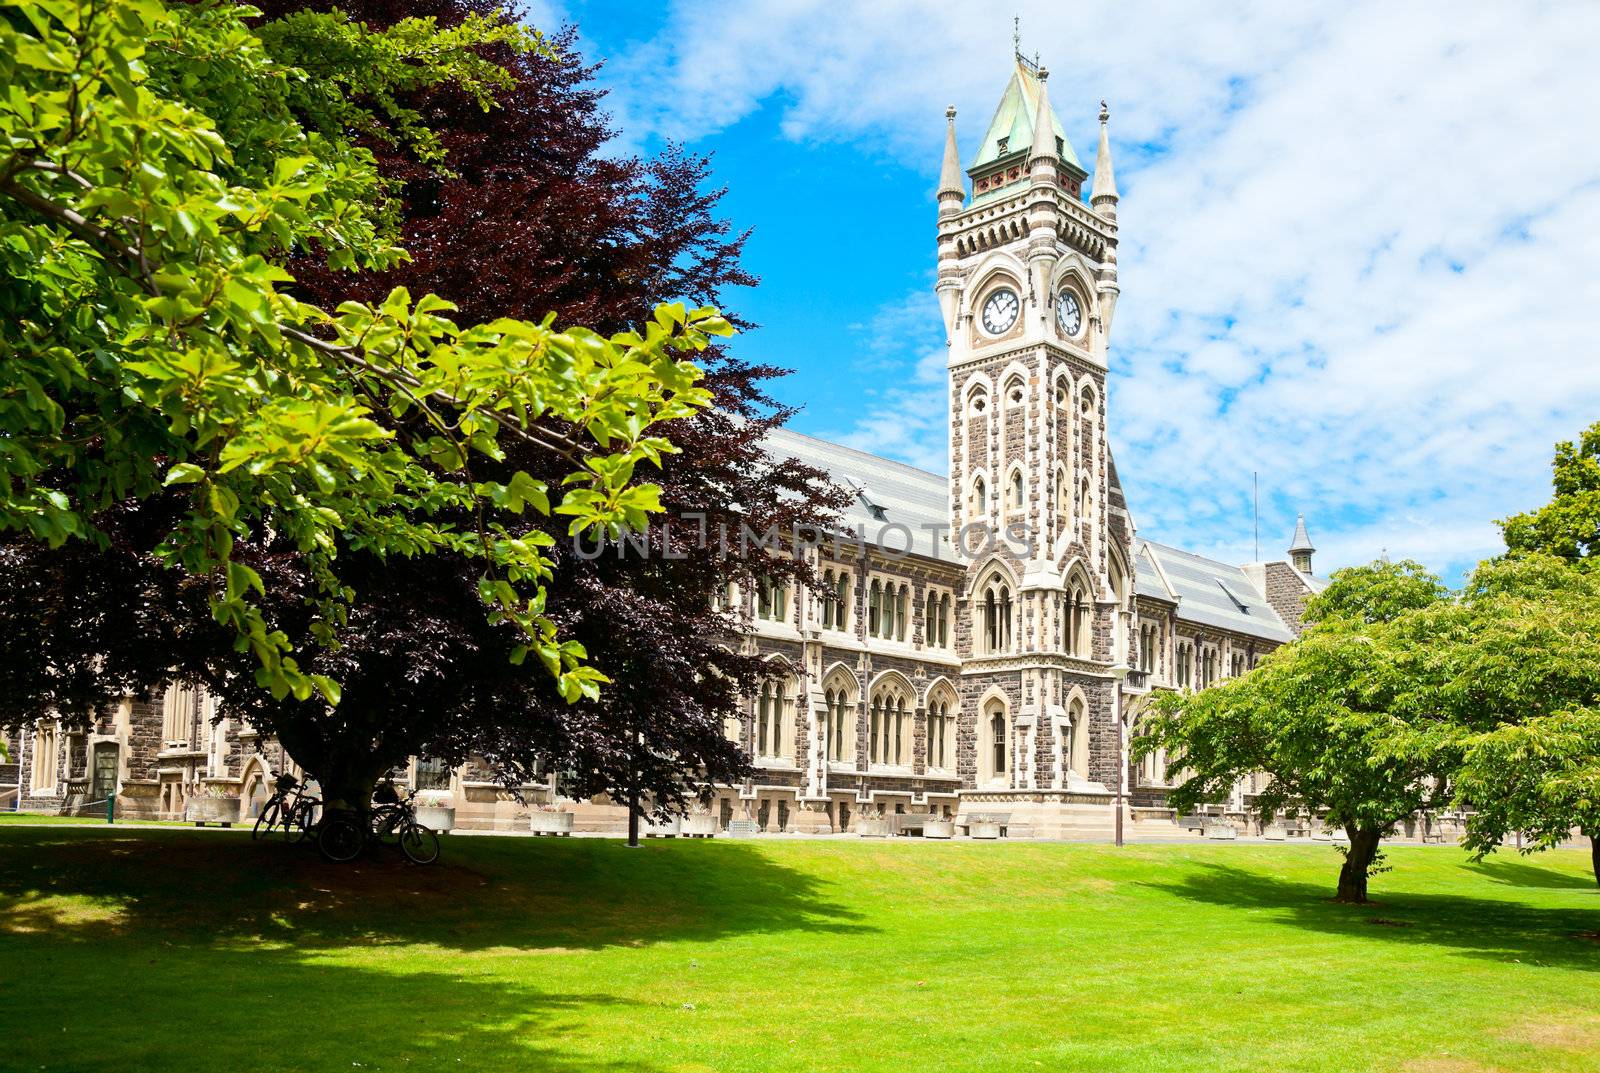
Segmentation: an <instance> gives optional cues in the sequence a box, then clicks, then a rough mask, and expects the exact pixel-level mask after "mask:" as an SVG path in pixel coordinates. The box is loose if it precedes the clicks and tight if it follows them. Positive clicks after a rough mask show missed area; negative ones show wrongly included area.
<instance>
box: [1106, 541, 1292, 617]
mask: <svg viewBox="0 0 1600 1073" xmlns="http://www.w3.org/2000/svg"><path fill="white" fill-rule="evenodd" d="M1143 544H1144V548H1142V549H1141V550H1142V551H1143V550H1148V552H1149V553H1150V554H1152V555H1154V556H1155V557H1156V559H1157V560H1158V561H1159V562H1160V563H1161V568H1162V570H1163V571H1164V572H1165V573H1166V576H1167V580H1168V581H1170V582H1172V588H1173V589H1174V591H1175V593H1176V595H1177V596H1178V610H1177V617H1178V619H1179V621H1183V622H1193V623H1196V624H1197V625H1201V626H1214V627H1216V628H1218V629H1223V630H1232V631H1234V632H1236V633H1244V634H1249V635H1251V636H1252V637H1260V638H1263V639H1265V640H1269V641H1292V640H1294V634H1293V633H1292V632H1291V631H1290V630H1289V627H1288V626H1286V625H1284V622H1283V620H1282V619H1281V618H1279V617H1278V613H1277V612H1276V611H1274V610H1273V609H1272V605H1271V604H1269V603H1267V596H1266V593H1264V592H1261V591H1260V590H1259V589H1257V588H1256V587H1255V585H1254V584H1253V583H1252V582H1251V581H1250V578H1249V576H1248V575H1247V574H1246V573H1245V572H1244V570H1243V569H1242V568H1240V567H1237V566H1229V565H1228V564H1227V563H1219V562H1217V561H1216V560H1215V559H1207V558H1205V557H1204V556H1201V555H1195V554H1193V553H1191V552H1187V551H1182V550H1180V549H1178V548H1174V547H1169V546H1168V545H1166V544H1157V543H1156V542H1155V541H1153V540H1147V541H1144V542H1143ZM1147 585H1149V586H1151V591H1149V592H1146V591H1145V587H1146V586H1147ZM1135 591H1136V592H1139V593H1141V594H1144V595H1150V596H1157V597H1160V598H1163V599H1169V598H1170V597H1167V596H1166V593H1165V589H1164V587H1163V586H1162V585H1161V582H1160V580H1159V579H1158V578H1155V579H1146V578H1145V576H1144V572H1143V571H1139V572H1138V575H1137V577H1136V578H1135Z"/></svg>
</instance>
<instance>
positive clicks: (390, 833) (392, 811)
mask: <svg viewBox="0 0 1600 1073" xmlns="http://www.w3.org/2000/svg"><path fill="white" fill-rule="evenodd" d="M404 825H405V817H404V816H403V815H401V812H400V806H399V805H379V806H378V807H377V808H375V809H373V810H372V836H373V837H374V838H376V839H377V840H378V841H379V842H382V843H383V844H384V845H386V846H393V845H396V844H398V843H399V841H400V831H401V828H402V827H404Z"/></svg>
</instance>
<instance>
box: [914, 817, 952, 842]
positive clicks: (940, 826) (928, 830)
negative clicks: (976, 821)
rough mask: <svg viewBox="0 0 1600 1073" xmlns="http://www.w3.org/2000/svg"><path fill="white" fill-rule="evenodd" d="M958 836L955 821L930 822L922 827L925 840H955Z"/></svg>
mask: <svg viewBox="0 0 1600 1073" xmlns="http://www.w3.org/2000/svg"><path fill="white" fill-rule="evenodd" d="M955 836H956V822H955V821H954V820H929V821H928V822H927V823H924V824H923V825H922V837H923V838H954V837H955Z"/></svg>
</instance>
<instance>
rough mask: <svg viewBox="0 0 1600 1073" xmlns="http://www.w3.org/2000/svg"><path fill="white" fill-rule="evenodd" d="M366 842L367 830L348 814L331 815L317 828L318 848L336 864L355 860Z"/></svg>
mask: <svg viewBox="0 0 1600 1073" xmlns="http://www.w3.org/2000/svg"><path fill="white" fill-rule="evenodd" d="M366 844H367V832H366V831H364V830H362V828H361V825H360V824H359V823H357V822H356V821H355V820H354V819H352V818H351V817H350V816H348V815H340V816H330V817H329V818H328V819H326V820H324V821H323V822H322V826H321V827H320V828H318V829H317V848H318V849H319V850H321V851H322V855H323V856H324V857H326V858H328V860H330V861H333V862H334V863H335V864H344V863H345V862H346V861H353V860H355V859H356V858H357V857H359V856H361V851H362V849H363V848H365V846H366Z"/></svg>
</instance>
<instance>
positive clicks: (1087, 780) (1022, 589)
mask: <svg viewBox="0 0 1600 1073" xmlns="http://www.w3.org/2000/svg"><path fill="white" fill-rule="evenodd" d="M946 115H947V118H948V120H949V124H948V131H947V137H946V142H945V152H944V165H943V169H942V171H941V175H940V182H939V190H938V204H939V224H938V258H939V260H938V266H939V267H938V281H937V284H936V289H937V292H938V296H939V308H940V312H941V314H942V316H943V320H944V327H945V331H946V338H947V341H948V347H949V372H950V381H949V384H950V400H949V402H950V514H951V532H952V537H951V539H952V542H953V543H954V544H956V545H957V550H958V553H959V554H960V556H961V558H962V559H963V560H964V561H965V562H966V563H967V568H968V569H967V578H966V592H965V593H964V601H963V603H962V607H963V611H964V613H963V614H962V615H961V616H960V619H961V622H962V624H963V626H964V629H962V630H961V631H959V632H960V634H961V636H960V637H959V640H960V644H961V655H962V656H963V658H964V660H965V661H966V662H965V666H964V671H963V682H964V686H965V689H964V696H963V715H964V717H965V719H964V729H965V731H966V733H967V737H968V744H969V745H970V761H969V762H968V766H967V770H966V772H965V774H967V775H968V776H969V778H970V779H971V780H972V782H971V783H969V785H975V786H976V787H977V788H979V789H980V790H981V789H984V788H986V787H987V788H992V789H994V790H997V791H999V790H1003V789H1012V790H1017V789H1029V790H1034V789H1048V788H1056V789H1068V788H1074V787H1081V788H1084V789H1086V790H1087V789H1088V788H1090V787H1091V786H1092V785H1094V784H1100V785H1105V784H1107V783H1108V781H1109V780H1112V779H1113V778H1114V777H1115V773H1116V767H1117V763H1118V756H1119V755H1120V750H1119V747H1118V745H1117V734H1118V731H1117V729H1116V723H1115V717H1114V716H1113V715H1112V714H1111V713H1112V712H1113V711H1114V710H1115V709H1116V698H1115V693H1116V690H1117V683H1118V680H1119V672H1120V670H1121V669H1122V668H1123V667H1124V666H1125V665H1126V663H1127V662H1128V660H1129V659H1130V658H1131V653H1130V650H1129V649H1130V643H1131V638H1130V634H1131V633H1132V632H1133V631H1132V629H1131V594H1132V587H1133V582H1132V572H1131V544H1132V539H1133V526H1132V522H1131V520H1130V519H1129V517H1128V513H1127V510H1126V506H1125V504H1124V502H1123V498H1122V492H1121V488H1120V486H1119V485H1118V482H1117V477H1116V469H1115V466H1114V465H1113V464H1112V460H1111V454H1110V451H1109V449H1108V447H1107V444H1106V435H1105V424H1106V421H1105V417H1106V369H1107V365H1108V361H1109V337H1110V331H1111V322H1112V314H1113V313H1114V312H1115V309H1116V302H1117V295H1118V292H1119V288H1118V285H1117V261H1116V249H1117V222H1116V209H1117V191H1116V184H1115V180H1114V178H1113V176H1112V170H1111V152H1110V146H1109V143H1108V140H1107V135H1106V123H1107V120H1108V118H1109V116H1108V113H1107V110H1106V108H1105V105H1104V102H1102V103H1101V110H1100V143H1099V153H1098V156H1097V159H1096V162H1095V171H1094V176H1093V184H1092V187H1091V188H1090V191H1089V197H1088V203H1087V204H1085V199H1084V185H1085V183H1086V181H1087V180H1088V179H1089V173H1088V172H1086V171H1085V170H1084V168H1083V166H1082V165H1081V164H1080V163H1079V162H1078V159H1077V156H1076V154H1075V153H1074V152H1073V149H1072V145H1071V143H1070V142H1069V141H1068V140H1067V136H1066V132H1065V131H1064V129H1063V128H1062V126H1061V123H1060V121H1059V120H1058V119H1057V117H1056V114H1055V112H1054V110H1053V109H1052V107H1051V103H1050V95H1049V73H1048V71H1046V70H1045V69H1044V68H1042V67H1039V66H1038V65H1037V64H1036V63H1035V62H1033V61H1030V60H1028V59H1027V58H1026V57H1023V56H1022V55H1020V54H1018V55H1016V57H1015V66H1014V68H1013V70H1012V73H1011V78H1010V81H1009V82H1008V83H1007V85H1006V89H1005V93H1004V95H1003V96H1002V98H1001V100H1000V105H999V107H998V109H997V110H996V111H995V114H994V118H993V119H992V120H991V121H990V123H989V126H988V129H987V131H986V132H985V133H984V135H983V140H982V142H981V143H980V144H979V146H978V148H977V151H976V153H975V155H974V156H973V157H972V162H971V164H970V165H969V166H967V167H966V168H965V169H963V168H962V166H961V157H960V154H959V151H958V149H957V144H956V128H955V111H954V109H951V110H949V111H948V112H947V113H946ZM963 171H964V172H965V179H964V178H963ZM966 180H970V182H971V190H970V195H969V191H968V187H967V182H966ZM968 720H970V722H968Z"/></svg>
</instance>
